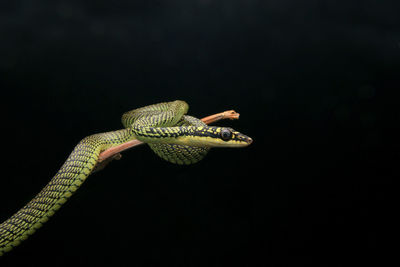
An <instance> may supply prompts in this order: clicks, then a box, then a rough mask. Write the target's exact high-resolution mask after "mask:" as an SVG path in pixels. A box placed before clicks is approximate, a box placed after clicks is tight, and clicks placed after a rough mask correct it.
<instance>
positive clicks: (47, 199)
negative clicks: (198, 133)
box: [0, 101, 209, 256]
mask: <svg viewBox="0 0 400 267" xmlns="http://www.w3.org/2000/svg"><path fill="white" fill-rule="evenodd" d="M187 110H188V105H187V104H186V103H185V102H183V101H174V102H165V103H160V104H155V105H150V106H146V107H143V108H139V109H135V110H132V111H130V112H127V113H125V114H124V115H123V116H122V122H123V124H124V126H125V127H126V128H125V129H122V130H118V131H112V132H107V133H100V134H94V135H91V136H88V137H85V138H84V139H82V140H81V141H80V142H79V143H78V145H77V146H76V147H75V148H74V150H73V151H72V153H71V154H70V156H69V157H68V158H67V160H66V161H65V162H64V164H63V165H62V167H61V168H60V169H59V170H58V172H57V173H56V175H55V176H54V177H53V178H52V179H51V180H50V182H49V183H48V184H47V185H46V186H45V187H44V188H43V189H42V190H41V191H40V192H39V193H38V194H37V195H36V196H35V197H34V198H33V199H32V200H31V201H29V202H28V203H27V204H26V205H25V206H24V207H23V208H21V209H20V210H19V211H17V212H16V213H15V214H14V215H12V216H11V217H10V218H8V219H7V220H5V221H4V222H3V223H1V224H0V256H2V255H3V254H4V253H5V252H8V251H10V250H12V249H13V248H14V247H16V246H17V245H19V244H20V243H21V242H22V241H23V240H25V239H27V238H28V237H29V236H30V235H32V234H33V233H35V232H36V230H37V229H39V228H40V227H41V226H42V225H43V224H44V223H45V222H46V221H47V220H48V219H49V218H50V217H51V216H52V215H53V214H54V213H55V212H56V211H57V210H58V209H59V208H60V207H61V206H62V205H63V204H64V203H65V202H66V201H67V200H68V199H69V198H70V197H71V196H72V194H74V193H75V191H76V190H77V189H78V188H79V187H80V186H81V185H82V183H83V182H84V181H85V180H86V178H87V177H88V176H89V175H90V173H91V172H92V171H93V169H94V168H95V166H96V164H97V161H98V157H99V154H100V153H101V152H102V151H104V150H105V149H107V148H110V147H112V146H116V145H119V144H122V143H125V142H127V141H130V140H133V139H135V138H137V139H139V140H141V141H144V142H146V143H148V144H149V146H150V148H151V149H152V150H153V151H154V152H155V153H156V154H157V155H158V156H160V157H162V158H163V159H165V160H167V161H169V162H172V163H178V164H191V163H194V162H197V161H199V160H200V159H202V158H203V157H204V156H205V155H206V154H207V151H208V149H209V148H207V147H201V146H195V147H193V146H186V145H181V144H168V138H169V137H176V136H177V135H183V134H185V133H184V132H182V131H181V130H179V129H181V128H185V127H186V128H187V127H188V126H190V127H199V128H203V127H206V125H205V124H204V123H203V122H201V121H200V120H199V119H196V118H194V117H191V116H184V114H186V112H187ZM158 127H161V128H158ZM169 127H171V128H169ZM149 129H151V130H149ZM154 129H161V130H159V131H158V130H154ZM146 131H148V132H146ZM160 139H162V140H163V141H162V142H160V141H159V140H160ZM153 140H155V143H153V142H152V141H153Z"/></svg>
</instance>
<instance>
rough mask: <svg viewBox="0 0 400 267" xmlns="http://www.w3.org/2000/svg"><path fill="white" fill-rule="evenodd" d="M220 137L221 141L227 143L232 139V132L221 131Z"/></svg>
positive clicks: (227, 130)
mask: <svg viewBox="0 0 400 267" xmlns="http://www.w3.org/2000/svg"><path fill="white" fill-rule="evenodd" d="M220 136H221V139H222V140H224V141H229V140H230V139H231V138H232V132H231V131H230V130H229V129H222V130H221V133H220Z"/></svg>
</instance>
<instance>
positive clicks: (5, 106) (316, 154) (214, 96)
mask: <svg viewBox="0 0 400 267" xmlns="http://www.w3.org/2000/svg"><path fill="white" fill-rule="evenodd" d="M399 11H400V5H399V4H398V1H294V0H279V1H278V0H274V1H257V0H229V1H228V0H226V1H217V0H185V1H183V0H182V1H124V0H119V1H83V0H80V1H44V0H42V1H28V0H25V1H1V3H0V86H1V131H2V134H3V137H2V140H3V141H2V144H1V145H2V155H3V156H4V158H3V160H2V175H1V183H0V189H1V190H0V192H1V193H0V221H2V220H4V219H6V218H7V217H8V216H10V215H11V214H13V213H14V212H15V211H17V210H18V209H19V208H20V207H22V206H23V205H24V204H25V203H26V202H27V201H29V200H30V199H31V198H32V197H33V196H34V195H35V194H36V193H37V192H39V191H40V189H41V188H42V187H43V186H44V185H45V184H46V183H47V182H48V181H49V179H50V178H51V177H52V175H54V174H55V172H56V171H57V169H58V168H59V167H60V166H61V164H62V163H63V161H64V160H65V159H66V157H67V155H68V154H69V153H70V151H71V150H72V148H73V147H74V145H75V144H76V143H78V142H79V140H80V139H81V138H83V137H84V136H87V135H90V134H93V133H97V132H104V131H109V130H114V129H119V128H121V125H120V116H121V114H122V113H123V112H125V111H127V110H130V109H133V108H137V107H141V106H145V105H147V104H153V103H158V102H162V101H170V100H175V99H182V100H185V101H187V102H188V103H189V105H190V110H189V113H190V114H191V115H194V116H197V117H203V116H206V115H209V114H213V113H216V112H220V111H223V110H227V109H235V110H237V111H238V112H240V113H241V118H240V120H238V121H224V122H220V123H218V124H219V125H227V126H228V125H229V126H231V127H233V128H235V129H237V130H239V131H241V132H243V133H245V134H247V135H249V136H251V137H252V138H253V139H254V143H253V144H252V145H251V146H249V147H247V148H244V149H213V150H212V151H210V153H209V155H208V156H207V157H206V158H205V159H204V160H203V161H202V162H200V163H198V164H195V165H192V166H175V165H172V164H169V163H167V162H164V161H163V160H161V159H159V158H157V156H155V154H153V153H152V152H151V151H150V150H149V149H148V148H147V147H146V146H142V147H137V148H134V149H132V150H131V151H127V152H124V154H123V159H122V160H120V161H118V162H113V163H111V164H110V166H108V167H107V168H106V169H105V170H103V171H101V172H99V173H96V174H94V175H93V176H91V177H89V178H88V180H87V181H86V182H85V183H84V185H83V186H82V187H81V188H80V189H79V190H78V191H77V193H76V194H75V195H74V196H73V197H72V198H71V199H70V200H69V201H68V202H67V203H66V204H65V205H64V207H63V208H62V209H61V210H60V211H59V212H57V214H56V215H55V216H54V217H53V218H52V219H51V220H50V221H49V222H48V223H46V225H45V226H44V227H43V228H42V229H40V230H39V231H38V232H37V233H36V234H35V235H33V236H32V237H31V238H30V239H29V240H28V241H25V242H24V243H23V244H22V245H20V246H19V247H18V248H16V249H15V250H13V251H12V252H10V253H7V254H6V255H4V256H3V257H2V258H1V259H0V266H2V267H3V266H20V265H24V266H80V265H96V266H101V265H105V266H233V265H239V266H310V265H314V266H352V265H358V264H364V263H374V264H378V265H380V264H387V263H388V262H389V261H390V260H392V259H394V258H395V257H394V253H395V246H392V242H395V241H396V239H395V238H394V237H393V230H394V228H395V227H394V224H395V223H394V218H395V215H396V214H397V207H396V206H395V205H394V204H393V202H394V199H395V197H394V196H395V194H396V192H397V190H395V188H394V180H395V178H397V177H398V175H399V168H398V162H399V159H400V155H399V148H400V143H399V138H398V137H399V134H400V131H399V122H400V111H399V98H398V96H399V94H398V93H396V91H398V90H399V86H400V75H399V71H400V21H399V20H400V19H399Z"/></svg>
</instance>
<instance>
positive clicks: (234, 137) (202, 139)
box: [186, 126, 253, 147]
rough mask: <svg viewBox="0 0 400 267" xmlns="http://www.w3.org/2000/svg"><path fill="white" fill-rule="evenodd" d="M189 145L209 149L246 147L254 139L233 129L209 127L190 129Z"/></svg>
mask: <svg viewBox="0 0 400 267" xmlns="http://www.w3.org/2000/svg"><path fill="white" fill-rule="evenodd" d="M188 130H189V131H188V135H190V138H188V139H187V140H186V141H187V145H192V146H207V147H245V146H248V145H250V144H251V143H252V142H253V139H251V138H250V137H248V136H247V135H244V134H242V133H240V132H238V131H236V130H234V129H232V128H228V127H218V126H207V127H188Z"/></svg>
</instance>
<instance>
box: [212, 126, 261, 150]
mask: <svg viewBox="0 0 400 267" xmlns="http://www.w3.org/2000/svg"><path fill="white" fill-rule="evenodd" d="M216 131H217V134H218V135H219V139H220V140H222V141H223V143H221V146H231V147H243V146H248V145H250V144H251V143H252V142H253V139H251V138H250V137H249V136H247V135H244V134H242V133H240V132H238V131H236V130H234V129H232V128H228V127H217V129H216Z"/></svg>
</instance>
